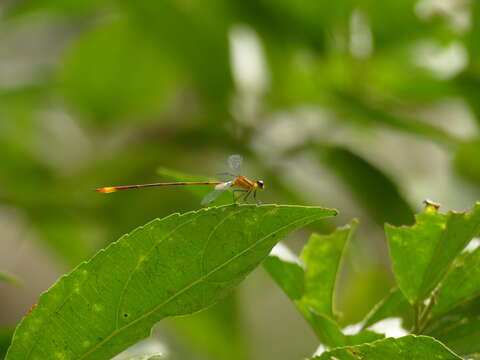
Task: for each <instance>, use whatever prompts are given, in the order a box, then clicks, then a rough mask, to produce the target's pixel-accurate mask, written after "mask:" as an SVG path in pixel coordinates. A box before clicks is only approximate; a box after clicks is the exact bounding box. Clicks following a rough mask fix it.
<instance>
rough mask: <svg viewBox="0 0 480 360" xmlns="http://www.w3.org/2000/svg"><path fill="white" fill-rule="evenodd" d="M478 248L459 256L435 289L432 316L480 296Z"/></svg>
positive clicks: (479, 256)
mask: <svg viewBox="0 0 480 360" xmlns="http://www.w3.org/2000/svg"><path fill="white" fill-rule="evenodd" d="M479 264H480V248H477V249H476V250H474V251H473V252H471V253H470V252H468V253H464V254H462V255H461V256H459V257H458V258H457V259H456V260H455V262H454V264H453V266H452V268H451V269H450V271H449V272H448V273H447V275H446V276H445V279H444V280H443V281H442V283H441V284H440V288H439V289H438V290H437V291H436V295H435V305H434V307H433V308H432V316H433V317H438V316H439V315H441V314H445V313H447V312H448V311H450V310H452V309H453V308H455V307H456V306H459V305H461V304H462V303H465V302H466V301H468V300H471V299H473V298H476V297H478V296H480V266H479ZM479 315H480V311H479Z"/></svg>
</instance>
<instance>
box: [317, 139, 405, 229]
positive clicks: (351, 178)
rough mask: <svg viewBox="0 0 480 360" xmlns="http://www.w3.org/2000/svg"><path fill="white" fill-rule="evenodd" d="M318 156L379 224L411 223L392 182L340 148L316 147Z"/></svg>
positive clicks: (364, 161)
mask: <svg viewBox="0 0 480 360" xmlns="http://www.w3.org/2000/svg"><path fill="white" fill-rule="evenodd" d="M317 154H318V156H319V158H320V160H321V161H322V163H323V164H325V165H326V166H327V167H328V168H330V170H331V171H332V172H333V173H334V174H335V175H337V176H338V178H339V179H340V180H341V181H342V182H343V183H344V184H345V186H346V187H347V188H348V190H349V191H350V192H351V193H352V194H353V195H354V196H355V197H356V199H357V201H358V202H359V203H360V204H361V205H362V206H364V207H365V208H366V210H367V211H368V213H369V214H370V215H371V216H372V218H373V219H374V220H375V221H376V222H377V223H378V224H380V225H382V224H384V223H385V222H388V223H390V224H395V225H404V224H411V223H412V222H413V211H412V209H411V207H410V205H409V204H408V202H407V201H406V200H405V198H404V197H403V195H402V194H401V192H400V190H399V188H398V186H397V185H396V184H395V182H394V181H393V180H392V179H391V178H389V177H388V176H387V175H385V174H384V173H383V172H382V171H381V170H380V169H378V168H377V167H375V166H374V165H372V164H371V163H369V162H367V161H366V160H365V159H363V158H361V157H360V156H359V155H357V154H355V153H353V152H351V151H350V150H348V149H345V148H343V147H340V146H318V147H317Z"/></svg>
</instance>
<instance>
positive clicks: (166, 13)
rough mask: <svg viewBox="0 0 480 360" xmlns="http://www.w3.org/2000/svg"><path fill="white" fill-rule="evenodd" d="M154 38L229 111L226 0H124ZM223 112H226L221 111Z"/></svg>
mask: <svg viewBox="0 0 480 360" xmlns="http://www.w3.org/2000/svg"><path fill="white" fill-rule="evenodd" d="M121 3H122V4H124V5H125V9H126V10H127V11H128V12H129V13H130V14H132V16H133V17H134V18H135V19H136V20H137V23H138V25H139V26H140V27H141V28H142V29H144V30H146V34H150V35H151V38H152V40H153V41H154V42H155V43H156V45H157V46H158V47H159V49H161V51H162V52H166V53H168V54H169V55H170V56H172V58H174V59H175V60H176V61H177V62H178V63H179V64H181V65H182V66H183V67H184V69H185V71H186V72H188V74H189V75H190V76H191V77H192V78H193V79H194V81H195V84H196V85H197V88H198V89H199V91H200V92H201V94H202V95H204V96H205V98H207V99H208V100H209V101H210V104H212V105H215V106H218V107H219V108H220V109H222V110H223V111H226V106H227V105H228V104H227V100H228V99H229V97H228V96H229V94H230V91H231V88H232V85H233V83H232V78H231V71H230V64H229V48H228V30H229V25H230V21H231V19H230V17H231V15H230V14H229V9H228V6H227V3H226V2H223V1H211V2H208V3H204V2H198V1H197V2H189V3H188V4H186V3H185V4H182V3H179V2H176V1H172V0H167V1H160V2H159V1H153V2H152V1H150V0H122V1H121ZM222 115H224V114H222Z"/></svg>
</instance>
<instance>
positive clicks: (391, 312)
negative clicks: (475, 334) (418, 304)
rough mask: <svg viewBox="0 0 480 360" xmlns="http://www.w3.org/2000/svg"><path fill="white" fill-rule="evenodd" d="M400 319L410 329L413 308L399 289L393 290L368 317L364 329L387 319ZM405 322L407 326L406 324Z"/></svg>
mask: <svg viewBox="0 0 480 360" xmlns="http://www.w3.org/2000/svg"><path fill="white" fill-rule="evenodd" d="M391 317H399V318H402V319H403V320H404V327H405V328H408V327H409V325H410V324H411V322H412V317H413V308H412V306H411V305H410V303H409V302H408V300H407V299H406V298H405V295H403V293H402V292H401V291H400V289H399V288H395V289H392V291H390V293H389V294H388V295H387V296H386V297H384V298H383V299H382V301H380V302H379V303H378V304H377V305H376V306H375V307H374V308H373V309H372V311H371V312H370V313H369V314H368V315H367V316H366V318H365V320H364V323H363V328H364V329H366V328H368V327H370V326H372V325H373V324H375V323H377V322H379V321H381V320H383V319H387V318H391ZM405 322H406V323H407V324H405Z"/></svg>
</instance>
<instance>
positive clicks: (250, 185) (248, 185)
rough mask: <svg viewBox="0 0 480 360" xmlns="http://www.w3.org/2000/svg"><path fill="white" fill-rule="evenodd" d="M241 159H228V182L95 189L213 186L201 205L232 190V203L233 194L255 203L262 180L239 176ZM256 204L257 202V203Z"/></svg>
mask: <svg viewBox="0 0 480 360" xmlns="http://www.w3.org/2000/svg"><path fill="white" fill-rule="evenodd" d="M242 164H243V159H242V157H241V156H240V155H231V156H230V157H229V158H228V165H229V167H230V169H231V171H232V172H233V173H225V174H223V175H227V176H229V177H230V178H231V180H229V181H224V182H220V181H179V182H162V183H153V184H140V185H123V186H107V187H102V188H99V189H96V191H97V192H99V193H103V194H109V193H113V192H116V191H119V190H130V189H140V188H146V187H154V186H177V185H215V188H214V191H212V192H211V193H209V194H208V195H207V196H206V197H205V198H204V199H203V200H202V205H207V204H209V203H211V202H213V201H215V200H216V199H217V198H218V197H219V196H220V195H221V194H222V193H223V192H224V191H225V190H228V189H230V188H233V189H232V190H233V196H234V202H236V201H237V198H235V193H238V192H240V193H242V196H241V201H247V200H248V198H249V197H250V195H253V198H254V199H255V201H257V190H259V189H260V190H261V189H264V183H263V181H262V180H257V181H252V180H250V179H248V178H247V177H245V176H242V175H240V170H241V168H242ZM257 203H258V201H257Z"/></svg>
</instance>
